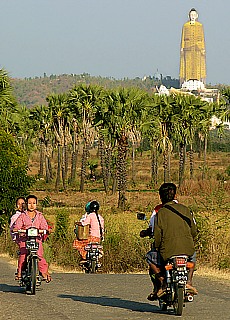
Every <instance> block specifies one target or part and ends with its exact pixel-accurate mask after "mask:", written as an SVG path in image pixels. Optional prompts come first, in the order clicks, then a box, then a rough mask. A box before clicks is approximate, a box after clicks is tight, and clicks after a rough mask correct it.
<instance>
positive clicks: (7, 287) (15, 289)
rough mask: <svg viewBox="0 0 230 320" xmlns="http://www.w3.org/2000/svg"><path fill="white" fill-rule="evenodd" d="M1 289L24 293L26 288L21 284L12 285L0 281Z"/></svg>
mask: <svg viewBox="0 0 230 320" xmlns="http://www.w3.org/2000/svg"><path fill="white" fill-rule="evenodd" d="M0 291H2V292H13V293H24V292H25V288H22V287H19V286H10V285H8V284H5V283H0Z"/></svg>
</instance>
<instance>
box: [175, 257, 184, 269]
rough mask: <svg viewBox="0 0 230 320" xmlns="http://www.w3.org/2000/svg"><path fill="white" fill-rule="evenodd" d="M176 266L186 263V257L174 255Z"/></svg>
mask: <svg viewBox="0 0 230 320" xmlns="http://www.w3.org/2000/svg"><path fill="white" fill-rule="evenodd" d="M175 262H176V266H177V267H182V266H185V265H186V259H185V258H181V257H176V261H175Z"/></svg>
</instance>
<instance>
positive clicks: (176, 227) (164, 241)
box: [154, 201, 197, 260]
mask: <svg viewBox="0 0 230 320" xmlns="http://www.w3.org/2000/svg"><path fill="white" fill-rule="evenodd" d="M165 205H166V204H165ZM167 205H170V206H171V207H173V208H175V209H176V210H177V211H179V212H180V213H181V214H182V215H183V216H186V217H187V218H189V220H190V221H191V227H190V226H189V225H188V223H187V222H186V221H185V220H184V219H183V218H181V217H180V216H178V215H177V214H176V213H174V212H172V211H171V210H169V209H167V208H165V207H164V206H163V207H162V208H161V209H160V210H159V211H158V213H157V216H156V220H155V227H154V237H155V246H156V249H157V250H158V251H159V252H160V254H161V256H162V258H163V259H164V260H167V259H168V258H170V257H171V256H174V255H182V254H185V255H188V256H192V255H193V254H194V252H195V247H194V241H193V239H194V237H195V236H196V233H197V228H196V223H195V220H194V218H193V215H192V213H191V212H190V210H189V209H188V208H187V207H186V206H184V205H182V204H179V203H175V202H174V201H172V202H168V203H167Z"/></svg>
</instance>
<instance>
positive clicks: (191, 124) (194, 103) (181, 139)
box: [172, 94, 204, 186]
mask: <svg viewBox="0 0 230 320" xmlns="http://www.w3.org/2000/svg"><path fill="white" fill-rule="evenodd" d="M203 104H204V101H202V100H201V99H200V98H199V97H195V96H194V95H181V94H175V95H174V108H173V109H174V115H173V117H172V131H173V134H174V139H175V141H176V142H177V143H178V144H179V186H181V184H182V182H183V180H184V174H185V160H186V146H187V145H188V144H190V178H192V176H193V149H192V144H193V140H194V136H195V132H196V129H197V126H198V122H199V115H200V107H201V106H202V105H203Z"/></svg>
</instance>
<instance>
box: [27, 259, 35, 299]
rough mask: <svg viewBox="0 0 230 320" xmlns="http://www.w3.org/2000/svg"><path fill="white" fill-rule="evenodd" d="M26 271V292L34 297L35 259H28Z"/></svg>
mask: <svg viewBox="0 0 230 320" xmlns="http://www.w3.org/2000/svg"><path fill="white" fill-rule="evenodd" d="M28 271H29V281H28V283H27V285H26V292H27V293H30V294H33V295H34V294H35V292H36V281H37V259H36V258H35V257H32V258H31V259H30V261H29V266H28Z"/></svg>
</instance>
